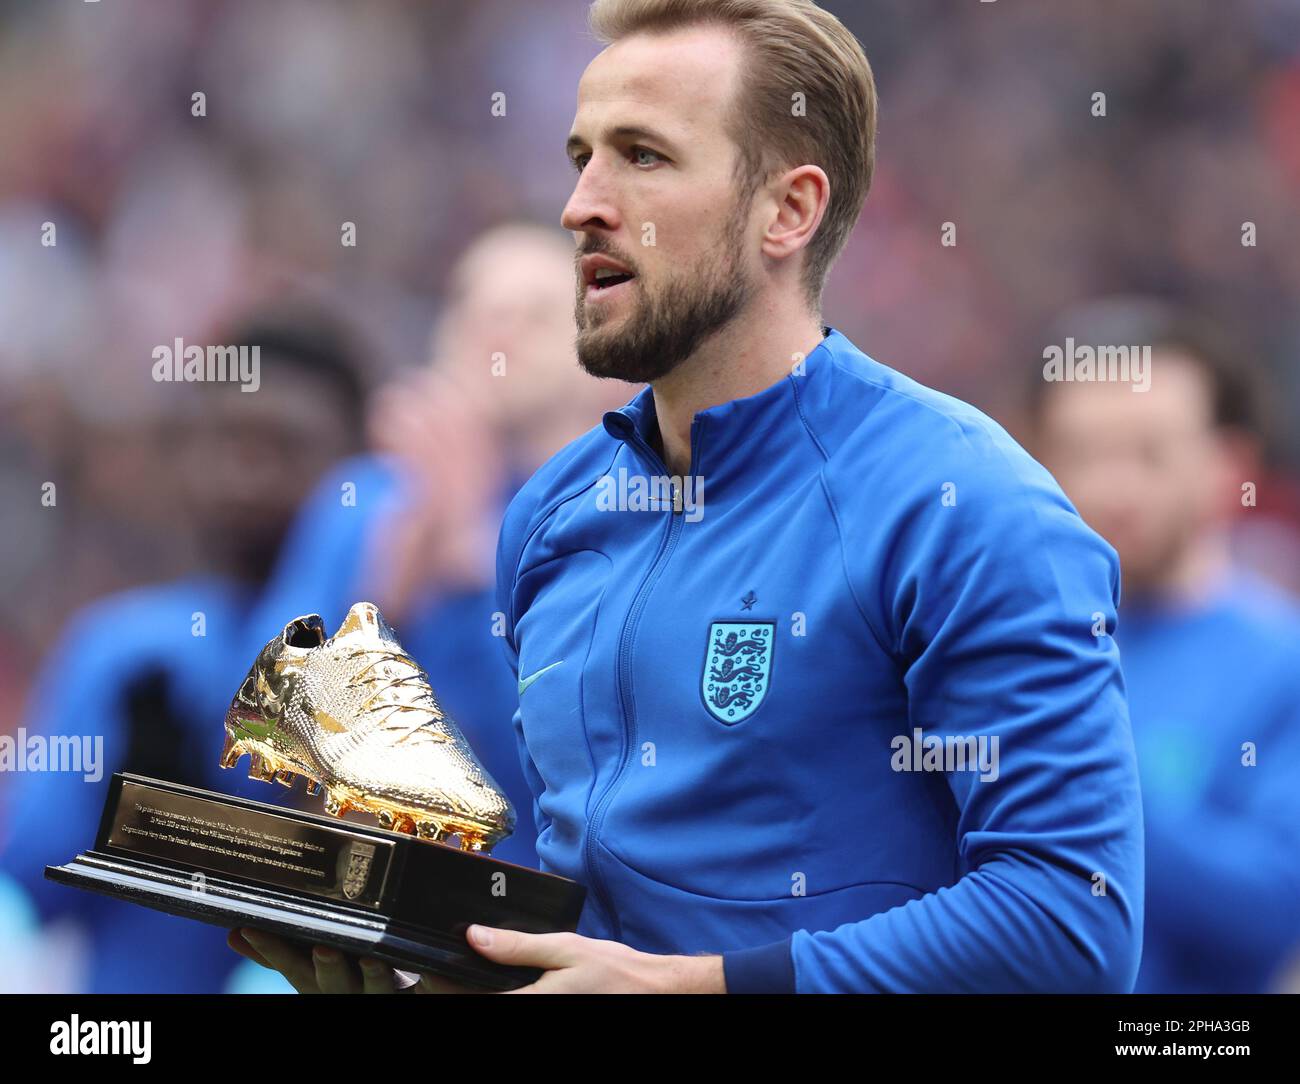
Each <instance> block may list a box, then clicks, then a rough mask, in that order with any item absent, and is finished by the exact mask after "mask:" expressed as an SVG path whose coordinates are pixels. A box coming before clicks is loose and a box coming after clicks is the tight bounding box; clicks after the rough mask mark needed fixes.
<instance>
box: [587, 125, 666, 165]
mask: <svg viewBox="0 0 1300 1084" xmlns="http://www.w3.org/2000/svg"><path fill="white" fill-rule="evenodd" d="M606 135H607V136H608V137H609V138H610V139H645V140H648V141H649V142H651V143H658V144H659V145H660V146H662V147H666V148H668V149H669V150H671V149H672V147H673V144H672V141H671V140H670V139H669V138H668V137H667V136H665V135H664V134H663V133H662V132H658V131H656V130H655V129H653V128H646V127H645V126H644V125H640V124H620V125H619V126H618V127H617V128H611V129H610V130H609V131H608V132H607V133H606ZM585 146H587V141H586V140H585V139H583V138H582V136H580V135H578V134H577V133H576V132H575V133H574V134H573V135H571V136H569V139H568V141H567V142H566V143H565V144H564V150H565V153H566V154H567V155H568V156H569V157H570V158H572V157H573V155H574V152H575V151H577V150H578V149H580V148H582V147H585Z"/></svg>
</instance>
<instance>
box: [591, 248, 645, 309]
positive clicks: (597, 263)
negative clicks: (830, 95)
mask: <svg viewBox="0 0 1300 1084" xmlns="http://www.w3.org/2000/svg"><path fill="white" fill-rule="evenodd" d="M581 273H582V281H583V285H584V286H585V287H586V297H587V298H588V299H592V298H597V297H599V298H601V299H602V300H603V299H604V298H606V297H613V296H615V295H617V294H618V293H620V292H625V291H624V290H623V288H624V287H626V286H627V284H628V283H630V282H631V281H632V280H633V279H635V278H636V273H635V272H633V271H632V270H631V269H629V268H628V267H626V266H625V265H623V264H621V263H619V261H618V260H615V259H613V258H611V257H609V256H604V255H600V254H592V255H590V256H584V257H583V258H582V260H581Z"/></svg>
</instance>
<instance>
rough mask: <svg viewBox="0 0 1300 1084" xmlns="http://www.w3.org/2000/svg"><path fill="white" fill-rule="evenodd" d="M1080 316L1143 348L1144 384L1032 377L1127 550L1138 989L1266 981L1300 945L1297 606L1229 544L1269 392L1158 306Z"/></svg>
mask: <svg viewBox="0 0 1300 1084" xmlns="http://www.w3.org/2000/svg"><path fill="white" fill-rule="evenodd" d="M1066 333H1068V334H1070V335H1071V337H1073V338H1074V339H1075V340H1076V341H1077V342H1080V343H1088V344H1105V345H1118V344H1121V343H1123V344H1140V345H1145V347H1146V348H1148V350H1149V356H1148V361H1149V365H1148V369H1149V372H1148V373H1145V374H1143V380H1144V381H1145V382H1148V383H1149V386H1148V389H1147V390H1145V391H1135V389H1136V388H1137V387H1138V385H1135V384H1133V383H1132V382H1131V381H1130V382H1125V381H1113V382H1112V381H1105V382H1083V383H1080V382H1070V383H1051V384H1049V383H1045V382H1044V381H1043V380H1042V379H1041V377H1040V378H1039V379H1037V380H1035V381H1034V384H1033V385H1032V386H1033V388H1034V390H1035V392H1036V395H1035V396H1034V399H1033V404H1034V408H1035V409H1034V420H1035V424H1034V441H1035V444H1034V447H1035V450H1036V451H1039V452H1041V454H1042V457H1043V462H1044V463H1045V464H1046V465H1047V466H1048V467H1049V468H1050V469H1051V470H1052V472H1053V474H1054V475H1055V476H1056V478H1057V479H1058V480H1059V481H1060V483H1061V485H1062V486H1063V487H1064V488H1065V491H1066V492H1067V493H1068V494H1069V495H1070V497H1071V499H1073V500H1074V501H1075V503H1076V504H1077V505H1078V508H1079V511H1080V513H1081V514H1082V515H1083V516H1084V518H1085V519H1086V520H1087V521H1088V523H1090V524H1091V525H1092V526H1093V527H1095V528H1096V529H1097V530H1098V531H1100V532H1101V533H1102V534H1103V535H1104V536H1105V537H1106V538H1107V539H1108V540H1110V542H1111V543H1112V544H1113V545H1114V546H1115V547H1116V549H1117V550H1118V551H1119V555H1120V559H1121V561H1122V563H1123V567H1124V595H1125V598H1124V605H1123V608H1122V614H1121V618H1122V620H1121V622H1120V630H1119V635H1118V640H1119V644H1120V649H1121V651H1122V652H1123V657H1124V676H1125V679H1126V682H1127V687H1128V693H1129V703H1130V706H1131V710H1132V717H1133V730H1134V738H1135V742H1136V746H1137V753H1138V765H1139V768H1140V769H1141V779H1142V800H1143V810H1144V820H1145V825H1146V861H1147V876H1146V923H1145V929H1146V933H1145V943H1144V946H1143V953H1142V967H1141V970H1140V971H1139V973H1138V979H1137V984H1136V989H1137V990H1138V991H1140V992H1144V993H1177V994H1181V993H1252V992H1253V993H1259V992H1264V991H1266V990H1268V989H1270V988H1272V987H1273V986H1274V985H1275V984H1276V983H1277V978H1276V976H1277V975H1278V973H1279V971H1280V970H1281V969H1282V968H1283V966H1284V964H1285V962H1286V960H1287V958H1288V956H1289V955H1290V953H1291V952H1293V951H1294V950H1296V949H1297V948H1300V608H1298V607H1297V606H1296V604H1295V602H1294V601H1293V600H1292V599H1290V598H1288V597H1287V596H1286V595H1285V594H1284V593H1283V592H1282V591H1280V590H1279V589H1278V588H1277V587H1275V586H1273V585H1272V584H1270V583H1268V582H1267V581H1265V580H1264V579H1262V578H1261V577H1259V576H1258V575H1256V574H1254V573H1251V572H1249V571H1247V570H1246V569H1245V568H1243V567H1241V566H1240V565H1239V564H1238V563H1237V562H1236V560H1235V559H1234V556H1233V552H1232V548H1231V546H1230V541H1231V538H1230V532H1231V529H1232V527H1233V525H1234V524H1236V523H1239V522H1240V521H1241V520H1242V519H1243V518H1244V517H1245V516H1247V515H1249V514H1250V512H1251V509H1252V508H1253V507H1254V506H1255V503H1256V498H1257V496H1258V494H1256V493H1255V492H1254V490H1255V489H1256V487H1257V486H1258V483H1259V479H1260V467H1261V463H1260V456H1259V450H1258V447H1257V445H1258V438H1257V436H1256V433H1257V431H1258V429H1259V423H1258V418H1257V414H1258V407H1257V398H1258V396H1257V394H1256V393H1255V392H1254V390H1253V387H1252V382H1251V380H1250V379H1249V378H1248V373H1249V369H1248V368H1247V367H1246V366H1244V364H1243V363H1242V362H1241V361H1240V360H1239V358H1238V357H1237V356H1236V355H1235V352H1233V351H1232V350H1230V349H1228V348H1225V347H1224V346H1223V345H1221V344H1217V343H1216V342H1215V338H1214V337H1213V336H1211V335H1210V334H1208V333H1207V331H1206V330H1205V329H1204V328H1202V327H1199V326H1197V324H1196V323H1195V322H1193V321H1190V320H1189V319H1188V318H1187V317H1185V316H1180V315H1179V314H1177V313H1174V312H1171V311H1168V310H1166V309H1165V308H1164V307H1163V306H1159V305H1155V304H1153V303H1150V302H1145V303H1144V302H1140V301H1137V300H1135V299H1112V300H1109V301H1106V302H1101V303H1096V304H1094V305H1090V306H1088V307H1086V308H1085V309H1084V310H1083V311H1080V312H1076V313H1075V314H1073V317H1072V319H1071V320H1070V321H1069V323H1068V326H1063V327H1062V334H1061V335H1059V336H1056V337H1054V339H1055V341H1057V342H1060V341H1063V339H1064V336H1065V334H1066ZM1265 496H1266V494H1265Z"/></svg>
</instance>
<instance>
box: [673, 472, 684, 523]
mask: <svg viewBox="0 0 1300 1084" xmlns="http://www.w3.org/2000/svg"><path fill="white" fill-rule="evenodd" d="M672 483H673V515H677V514H678V513H680V512H681V511H682V507H683V502H682V480H681V479H680V478H674V479H672Z"/></svg>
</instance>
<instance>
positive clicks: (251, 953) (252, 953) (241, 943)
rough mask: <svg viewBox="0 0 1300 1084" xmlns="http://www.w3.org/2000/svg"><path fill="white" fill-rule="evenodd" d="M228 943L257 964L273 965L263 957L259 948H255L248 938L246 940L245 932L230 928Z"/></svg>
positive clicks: (227, 937)
mask: <svg viewBox="0 0 1300 1084" xmlns="http://www.w3.org/2000/svg"><path fill="white" fill-rule="evenodd" d="M226 944H227V945H229V946H230V947H231V948H232V949H234V950H235V951H236V952H237V953H239V955H240V956H243V957H245V958H246V959H249V960H252V961H253V963H255V964H258V965H260V966H262V967H266V968H269V967H270V966H271V965H270V964H268V963H267V962H266V960H265V959H264V958H263V957H262V954H261V953H260V952H258V951H257V949H255V948H253V946H252V945H250V944H249V943H248V942H247V941H246V940H244V936H243V934H241V933H240V932H239V931H238V930H230V931H228V932H227V933H226Z"/></svg>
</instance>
